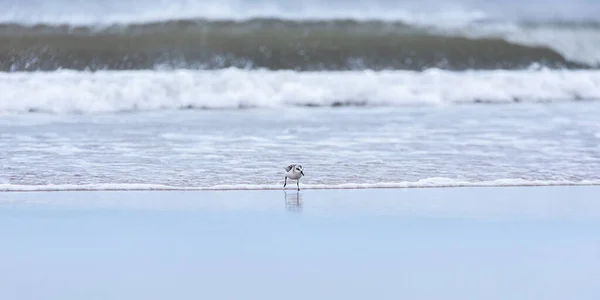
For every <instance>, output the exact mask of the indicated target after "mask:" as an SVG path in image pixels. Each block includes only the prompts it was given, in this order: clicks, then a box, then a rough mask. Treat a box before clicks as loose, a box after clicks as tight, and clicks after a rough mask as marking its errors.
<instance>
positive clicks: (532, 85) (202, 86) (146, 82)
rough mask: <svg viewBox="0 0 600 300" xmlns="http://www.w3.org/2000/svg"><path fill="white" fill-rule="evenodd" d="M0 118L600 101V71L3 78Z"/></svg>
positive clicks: (83, 74) (119, 73) (80, 74)
mask: <svg viewBox="0 0 600 300" xmlns="http://www.w3.org/2000/svg"><path fill="white" fill-rule="evenodd" d="M0 90H1V91H2V93H0V113H2V114H14V113H18V114H19V113H29V112H46V113H55V114H71V113H78V114H87V113H111V112H131V111H156V110H177V109H239V108H263V107H264V108H276V107H289V106H317V107H318V106H346V105H354V106H399V105H440V104H441V105H449V104H464V103H491V104H500V103H522V102H524V103H528V102H555V101H592V100H597V99H600V71H592V70H587V71H586V70H578V71H577V70H576V71H567V70H548V69H541V70H526V71H501V70H496V71H465V72H451V71H443V70H439V69H430V70H427V71H424V72H413V71H381V72H374V71H353V72H296V71H268V70H256V71H248V70H239V69H224V70H217V71H190V70H177V71H160V72H157V71H99V72H79V71H57V72H17V73H0Z"/></svg>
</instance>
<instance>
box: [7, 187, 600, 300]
mask: <svg viewBox="0 0 600 300" xmlns="http://www.w3.org/2000/svg"><path fill="white" fill-rule="evenodd" d="M598 195H600V188H599V187H595V186H581V187H568V186H567V187H560V186H558V187H503V188H435V189H373V190H305V191H300V192H299V193H298V192H296V191H291V190H289V191H286V192H284V191H210V192H208V191H148V192H144V191H128V192H115V191H110V192H10V193H0V240H1V241H2V246H1V247H0V270H2V272H0V298H2V299H16V300H21V299H61V300H66V299H402V298H407V299H598V297H600V286H599V285H598V284H597V283H598V282H599V281H600V234H598V232H599V228H600V201H598Z"/></svg>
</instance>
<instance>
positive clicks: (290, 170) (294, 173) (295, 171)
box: [283, 165, 304, 190]
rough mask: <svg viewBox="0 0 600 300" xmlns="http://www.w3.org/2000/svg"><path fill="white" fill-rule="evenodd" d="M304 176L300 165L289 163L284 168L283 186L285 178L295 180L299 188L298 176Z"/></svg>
mask: <svg viewBox="0 0 600 300" xmlns="http://www.w3.org/2000/svg"><path fill="white" fill-rule="evenodd" d="M302 176H304V169H302V166H301V165H289V166H287V167H286V168H285V183H284V184H283V187H284V188H285V186H286V185H287V179H288V178H289V179H293V180H296V186H298V190H300V178H302Z"/></svg>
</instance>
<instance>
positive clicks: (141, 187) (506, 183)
mask: <svg viewBox="0 0 600 300" xmlns="http://www.w3.org/2000/svg"><path fill="white" fill-rule="evenodd" d="M586 185H600V180H581V181H569V180H525V179H498V180H490V181H468V180H456V179H451V178H442V177H432V178H426V179H421V180H418V181H403V182H379V183H344V184H302V185H301V190H323V189H381V188H385V189H394V188H452V187H519V186H522V187H525V186H529V187H534V186H586ZM281 189H283V187H282V186H281V185H273V184H232V185H213V186H203V187H200V186H172V185H164V184H139V183H136V184H127V183H114V184H81V185H78V184H47V185H21V184H7V183H5V184H0V191H1V192H35V191H44V192H50V191H158V190H160V191H169V190H171V191H234V190H281ZM295 189H296V187H295V185H293V186H290V187H288V188H287V190H295Z"/></svg>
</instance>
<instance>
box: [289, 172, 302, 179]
mask: <svg viewBox="0 0 600 300" xmlns="http://www.w3.org/2000/svg"><path fill="white" fill-rule="evenodd" d="M286 176H287V178H289V179H294V180H298V179H300V177H302V174H300V173H297V174H294V173H288V174H286Z"/></svg>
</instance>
